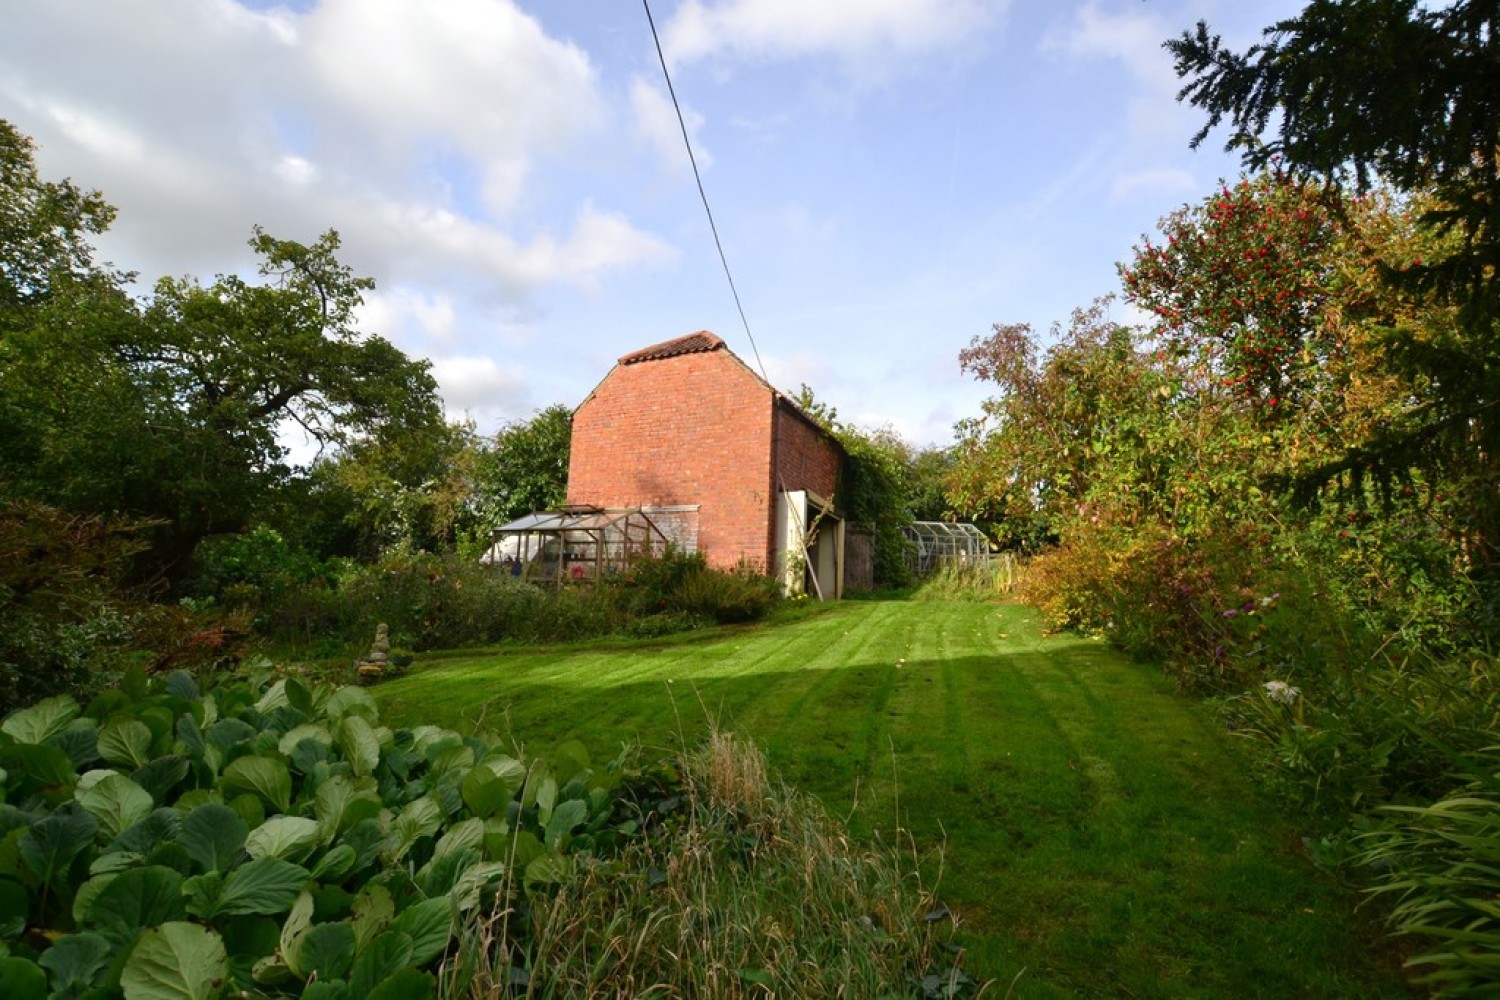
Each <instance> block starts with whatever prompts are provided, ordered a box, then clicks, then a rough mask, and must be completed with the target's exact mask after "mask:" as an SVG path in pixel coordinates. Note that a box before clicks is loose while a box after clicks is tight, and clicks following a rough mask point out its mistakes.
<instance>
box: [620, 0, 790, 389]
mask: <svg viewBox="0 0 1500 1000" xmlns="http://www.w3.org/2000/svg"><path fill="white" fill-rule="evenodd" d="M641 6H643V7H645V8H646V23H647V24H649V25H651V40H652V41H653V42H655V43H656V58H657V59H659V60H660V61H661V75H662V77H663V78H664V79H665V80H666V81H667V93H668V94H669V95H670V96H671V98H672V108H673V110H675V111H676V112H677V125H678V127H680V128H681V129H682V144H683V145H684V146H686V147H687V154H688V162H689V163H691V164H692V165H693V180H695V181H697V182H698V197H699V198H701V199H703V211H704V213H705V214H706V215H707V216H708V229H709V231H710V232H711V233H713V234H714V246H715V247H717V248H718V251H719V263H721V264H723V265H724V277H725V279H726V280H727V281H728V282H729V293H730V294H731V295H733V296H734V307H735V308H736V309H738V310H739V313H740V322H741V323H742V324H744V327H745V337H746V338H747V339H749V341H750V350H751V351H753V352H754V353H755V363H756V365H758V366H759V367H760V377H761V378H763V379H765V380H766V384H768V385H769V384H770V382H771V379H770V377H769V376H768V375H767V374H766V364H765V362H764V361H762V360H761V359H760V348H759V347H757V346H755V335H754V334H753V333H751V332H750V321H749V320H748V319H746V318H745V307H744V306H743V305H741V304H740V293H739V290H738V289H737V288H735V287H734V275H732V274H730V273H729V258H728V257H726V256H725V255H724V244H723V242H722V241H721V240H720V239H719V227H718V226H717V225H716V224H715V223H714V210H713V209H711V208H709V207H708V192H707V191H705V190H704V189H703V174H702V173H700V172H699V170H698V158H697V157H696V156H694V155H693V141H692V140H691V139H689V138H688V127H687V120H686V119H684V118H683V117H682V105H680V104H678V103H677V91H676V89H675V88H673V86H672V74H671V73H669V72H667V57H666V56H665V55H664V54H663V53H662V50H661V39H660V38H659V37H657V34H656V19H655V18H653V17H652V16H651V3H650V0H641Z"/></svg>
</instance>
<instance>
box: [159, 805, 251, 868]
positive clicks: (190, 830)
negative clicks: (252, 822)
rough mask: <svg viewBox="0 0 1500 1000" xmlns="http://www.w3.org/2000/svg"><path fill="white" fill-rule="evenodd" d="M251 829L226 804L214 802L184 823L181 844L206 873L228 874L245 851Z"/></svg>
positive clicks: (201, 808)
mask: <svg viewBox="0 0 1500 1000" xmlns="http://www.w3.org/2000/svg"><path fill="white" fill-rule="evenodd" d="M249 832H250V828H249V826H248V825H246V823H245V821H244V820H243V819H241V818H240V816H239V813H237V812H235V811H234V810H233V809H231V808H229V807H228V806H226V805H220V804H219V803H217V802H211V803H209V804H208V805H203V806H199V807H198V808H197V809H194V810H193V811H192V812H190V813H188V814H187V816H185V817H184V818H183V820H182V828H181V829H180V830H179V831H178V833H177V842H178V843H180V844H181V845H182V846H183V847H184V848H186V849H187V852H188V856H189V857H191V858H192V859H193V861H194V862H195V863H196V864H197V865H198V867H199V868H200V869H202V870H203V871H206V872H222V871H228V870H229V867H230V865H232V864H234V863H235V861H237V860H238V859H239V856H240V851H241V850H243V849H244V846H245V837H246V835H247V834H248V833H249Z"/></svg>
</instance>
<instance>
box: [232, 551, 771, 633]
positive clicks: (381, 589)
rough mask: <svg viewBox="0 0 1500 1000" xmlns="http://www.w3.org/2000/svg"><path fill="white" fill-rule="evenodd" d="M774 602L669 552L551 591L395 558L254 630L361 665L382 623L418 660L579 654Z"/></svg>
mask: <svg viewBox="0 0 1500 1000" xmlns="http://www.w3.org/2000/svg"><path fill="white" fill-rule="evenodd" d="M778 599H779V588H778V586H777V584H776V583H775V581H772V580H770V579H768V578H766V577H764V576H762V575H761V574H760V573H758V572H756V571H755V570H753V569H751V568H749V567H741V568H739V569H736V570H731V571H725V570H719V569H714V568H711V567H709V566H708V564H707V562H706V561H705V560H704V558H703V557H702V555H700V554H696V553H695V554H685V553H682V552H679V551H675V550H673V551H669V552H667V553H666V554H664V555H662V556H659V557H655V558H646V559H642V560H640V561H639V562H637V563H636V564H635V565H633V566H632V567H631V570H630V571H629V572H628V573H627V574H625V575H623V576H621V577H619V578H617V579H610V580H604V581H597V582H593V583H591V584H589V585H586V586H564V587H552V586H548V585H539V584H534V583H529V582H525V581H522V580H518V579H516V578H514V577H512V576H510V575H509V574H506V573H501V572H497V571H496V570H495V569H494V568H493V567H488V566H484V565H481V564H479V563H478V562H477V561H474V560H470V559H464V558H461V557H459V556H457V555H452V554H449V555H436V554H433V553H430V552H419V551H413V550H410V549H396V550H392V551H391V552H388V553H386V555H384V556H383V557H382V558H381V559H380V560H378V561H377V562H375V563H373V564H371V565H368V566H358V565H354V564H352V563H350V564H344V565H343V566H341V567H337V568H335V569H334V570H333V571H332V572H330V573H329V574H328V576H327V578H326V579H324V580H314V581H312V582H310V583H307V584H306V585H303V586H300V587H292V588H288V589H287V590H286V591H284V592H282V593H281V594H280V596H279V597H278V599H277V600H275V601H268V602H266V603H264V604H262V605H261V606H259V608H258V611H257V616H256V622H257V628H258V629H260V630H262V631H263V632H264V633H265V634H266V635H267V636H269V637H271V638H273V639H275V640H276V641H280V642H286V643H291V644H295V645H297V646H299V647H301V648H307V647H310V646H312V645H313V644H315V643H321V644H323V645H324V646H326V645H327V643H328V639H329V637H338V639H339V645H340V650H339V652H340V654H341V655H342V654H347V655H358V654H359V653H360V652H362V651H363V648H364V646H365V645H366V644H368V642H369V639H370V636H372V635H374V632H375V627H376V625H378V624H380V623H382V622H384V623H385V624H386V625H388V626H389V628H390V635H391V641H392V642H393V643H395V644H397V645H400V646H405V647H408V648H411V649H414V650H430V649H455V648H461V647H466V646H482V645H492V644H494V643H499V642H526V643H550V642H576V641H581V640H586V639H594V638H599V637H602V636H606V635H636V636H645V637H650V636H657V635H666V634H669V633H671V632H677V631H682V630H683V629H685V628H691V627H697V626H700V625H704V624H713V623H730V622H744V621H754V620H758V619H760V618H763V617H764V616H765V615H766V614H767V613H768V612H769V611H770V609H771V608H772V607H773V606H774V605H775V603H776V602H777V600H778ZM656 619H661V620H660V621H656Z"/></svg>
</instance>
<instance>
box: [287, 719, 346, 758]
mask: <svg viewBox="0 0 1500 1000" xmlns="http://www.w3.org/2000/svg"><path fill="white" fill-rule="evenodd" d="M303 740H316V741H317V742H319V743H326V744H327V745H328V746H333V735H332V734H331V733H329V732H328V727H327V726H324V725H322V724H320V723H316V722H304V723H303V724H302V725H300V726H293V727H292V728H291V729H289V730H287V733H286V735H285V736H283V737H282V738H281V739H280V740H278V741H277V743H276V749H277V750H279V751H281V753H282V755H283V756H286V757H290V756H291V755H292V751H293V750H295V749H297V744H298V743H301V742H302V741H303Z"/></svg>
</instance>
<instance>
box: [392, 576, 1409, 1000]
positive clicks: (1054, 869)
mask: <svg viewBox="0 0 1500 1000" xmlns="http://www.w3.org/2000/svg"><path fill="white" fill-rule="evenodd" d="M901 660H904V661H905V662H903V663H900V665H899V667H898V665H897V664H898V661H901ZM669 681H670V682H671V683H668V682H669ZM376 690H377V696H378V697H379V699H380V700H381V702H382V703H383V706H384V710H385V716H386V718H387V720H388V721H389V722H390V723H391V724H393V725H400V724H403V723H411V722H416V721H441V722H445V723H447V724H450V725H455V726H459V727H462V726H464V725H466V724H467V721H471V720H472V719H473V718H474V716H475V714H476V712H477V706H478V705H479V704H480V703H482V702H485V701H486V700H488V702H489V708H488V710H487V711H488V712H489V718H490V719H491V721H493V720H494V719H496V718H499V717H502V716H506V717H508V720H509V724H510V726H511V727H512V728H513V731H514V734H515V736H516V738H517V739H522V740H524V741H525V742H526V743H529V744H530V745H532V746H533V747H536V748H539V749H540V748H545V747H546V746H547V745H549V744H553V743H556V742H558V741H560V740H563V739H569V738H578V739H581V740H582V741H583V742H584V743H585V745H587V746H589V747H590V749H591V751H592V752H594V753H595V754H597V755H599V756H600V757H601V758H607V757H609V756H612V755H613V754H614V753H615V752H616V751H617V750H618V748H619V745H620V743H621V742H622V741H625V740H631V739H635V740H639V741H642V742H643V743H646V744H648V745H652V746H673V745H675V744H677V742H678V741H679V739H684V738H685V739H687V740H689V741H691V740H693V739H694V738H695V737H696V735H697V734H699V733H701V732H702V731H703V729H704V728H705V725H706V724H705V720H704V715H705V708H704V707H702V706H706V707H707V712H708V714H710V715H714V716H717V717H718V718H719V719H720V721H721V722H722V723H723V724H725V725H726V726H727V727H728V728H730V729H733V730H734V731H736V732H738V733H740V734H741V735H744V736H747V737H749V738H752V739H754V740H756V741H757V742H758V743H760V745H761V746H762V747H763V748H764V749H765V751H766V753H767V756H768V758H769V759H770V760H771V762H772V763H773V765H774V766H776V767H777V768H778V769H779V770H780V771H781V772H782V774H783V775H785V776H787V777H788V778H789V779H790V780H792V781H793V783H794V784H796V785H797V786H798V787H800V788H802V789H803V790H805V791H808V792H811V793H813V794H816V795H817V796H819V797H820V798H822V799H823V801H824V802H825V803H827V804H828V806H829V808H830V810H831V811H833V812H834V813H835V814H837V815H843V814H845V813H846V812H847V811H848V809H849V807H850V805H851V803H852V802H853V801H854V800H855V798H856V794H857V797H858V799H859V802H860V811H859V812H858V813H857V814H856V815H855V816H854V818H853V821H852V830H853V831H854V833H855V834H856V835H857V836H868V835H871V834H872V833H873V832H874V831H876V830H879V831H881V832H882V834H883V835H887V836H888V835H889V833H890V831H891V828H892V827H893V826H894V825H895V822H896V813H895V802H896V799H897V796H898V792H899V799H900V813H901V824H902V825H903V826H904V827H906V828H907V829H910V830H911V831H912V832H913V834H914V835H915V837H916V838H917V846H918V849H919V850H921V851H931V850H933V849H935V848H936V847H938V846H939V844H940V843H944V842H945V844H946V847H945V851H946V858H945V860H944V862H943V865H944V878H943V887H942V888H943V895H944V899H945V900H947V901H948V902H949V903H950V904H951V905H953V907H954V909H955V911H956V912H958V913H959V915H960V917H961V919H962V920H963V924H962V925H961V927H960V929H959V933H960V937H959V940H960V941H961V943H962V944H963V945H964V946H965V947H966V948H967V949H968V955H969V962H970V966H971V970H972V971H974V972H977V973H979V974H981V975H984V976H990V977H994V978H996V979H997V980H999V981H1000V982H1001V983H1002V984H1008V983H1009V982H1010V981H1011V979H1012V978H1013V977H1014V976H1015V975H1016V973H1017V972H1018V971H1019V970H1020V969H1022V968H1023V967H1024V968H1025V969H1026V970H1027V971H1026V973H1025V974H1024V975H1023V976H1022V978H1021V980H1020V982H1019V983H1018V985H1017V988H1016V993H1015V995H1016V996H1018V997H1026V998H1030V997H1073V996H1143V997H1146V996H1205V997H1214V996H1223V997H1240V996H1268V997H1270V996H1275V997H1282V996H1320V997H1365V996H1391V995H1399V994H1401V993H1402V992H1403V986H1402V985H1401V983H1400V980H1399V979H1398V978H1397V977H1396V976H1395V975H1394V974H1393V973H1392V972H1391V971H1390V970H1389V968H1388V965H1389V964H1388V963H1387V964H1385V965H1382V963H1381V962H1380V953H1379V952H1378V951H1376V950H1374V948H1373V947H1372V945H1371V943H1370V941H1369V940H1367V939H1366V938H1364V937H1363V936H1362V935H1361V933H1359V931H1358V929H1359V928H1360V927H1361V926H1362V925H1361V922H1360V921H1359V919H1358V918H1356V917H1354V916H1353V915H1352V914H1351V910H1352V901H1351V900H1350V899H1348V898H1347V897H1346V896H1344V895H1343V894H1342V893H1341V892H1340V891H1339V890H1338V889H1337V887H1335V886H1333V885H1331V884H1330V883H1329V882H1327V881H1326V880H1325V879H1323V878H1322V877H1321V876H1319V875H1318V874H1317V873H1315V872H1314V871H1313V870H1312V869H1311V868H1310V867H1309V866H1308V864H1307V863H1306V861H1305V860H1304V859H1302V858H1301V857H1299V856H1297V854H1296V853H1295V847H1296V844H1297V840H1296V837H1295V835H1294V834H1293V832H1292V829H1291V828H1290V827H1289V826H1288V825H1287V824H1286V822H1285V821H1284V820H1283V819H1281V818H1280V817H1278V816H1277V815H1276V813H1275V811H1274V810H1273V809H1272V808H1271V807H1270V806H1269V805H1268V804H1267V803H1266V802H1265V801H1264V800H1263V799H1262V797H1261V796H1260V795H1258V794H1257V792H1256V790H1255V789H1254V788H1253V787H1252V786H1251V785H1250V784H1249V783H1248V778H1247V776H1246V774H1245V770H1244V767H1243V762H1242V758H1241V757H1240V756H1239V755H1238V754H1237V753H1236V750H1235V748H1234V747H1233V746H1232V745H1231V738H1230V737H1229V736H1228V735H1227V734H1226V733H1225V732H1224V731H1223V730H1222V728H1220V727H1218V726H1217V725H1216V724H1215V722H1214V721H1213V719H1212V717H1211V715H1210V714H1209V713H1208V711H1207V710H1206V709H1205V708H1204V706H1202V705H1200V704H1196V703H1193V702H1189V701H1186V700H1184V699H1181V698H1178V697H1176V696H1175V695H1174V694H1173V693H1172V692H1171V691H1170V690H1169V689H1168V686H1167V684H1166V683H1165V682H1164V681H1163V680H1162V679H1161V678H1160V677H1159V676H1158V675H1157V674H1155V673H1154V672H1152V671H1151V670H1150V669H1149V668H1145V667H1141V666H1138V665H1135V664H1131V663H1129V662H1127V661H1125V660H1123V659H1122V658H1120V657H1119V656H1117V655H1116V654H1114V653H1112V652H1111V651H1109V650H1108V649H1106V648H1104V647H1103V646H1102V645H1101V644H1099V643H1096V642H1093V641H1091V640H1086V639H1077V638H1072V637H1056V636H1044V635H1043V634H1042V633H1041V632H1040V630H1039V628H1038V627H1037V625H1036V622H1035V620H1034V616H1033V615H1032V614H1031V613H1030V612H1029V611H1027V610H1026V609H1023V608H1019V607H1012V606H993V605H983V604H960V603H952V604H945V603H905V602H869V603H863V602H856V603H847V604H844V605H841V606H837V607H834V608H832V609H830V610H827V611H826V612H824V613H821V614H816V615H814V616H811V617H808V618H805V619H803V620H800V621H797V622H794V623H792V624H788V625H783V626H779V627H768V628H761V629H737V630H733V631H729V632H726V633H723V634H721V635H718V636H715V637H712V638H710V639H707V640H701V641H690V642H683V643H675V644H664V645H661V646H660V647H659V648H658V647H656V646H652V645H650V644H644V643H643V644H641V645H638V646H634V647H632V646H629V645H628V644H627V645H622V646H617V647H611V648H598V649H576V648H571V649H570V648H557V649H551V650H525V651H517V652H514V653H504V654H500V655H487V656H476V657H473V658H461V657H460V658H451V659H444V660H441V661H438V662H436V663H434V665H433V666H432V667H430V668H428V669H420V668H419V669H417V670H416V671H414V672H413V673H412V674H410V675H409V676H408V677H406V678H403V679H400V680H398V681H394V682H391V683H388V684H386V685H383V686H381V687H380V688H377V689H376ZM674 702H675V707H674ZM700 703H701V704H700ZM679 717H680V718H681V720H682V722H681V725H680V727H679V723H678V721H677V720H678V718H679ZM931 870H932V871H934V872H935V870H936V869H935V867H933V868H932V869H931ZM1002 992H1003V991H1002Z"/></svg>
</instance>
